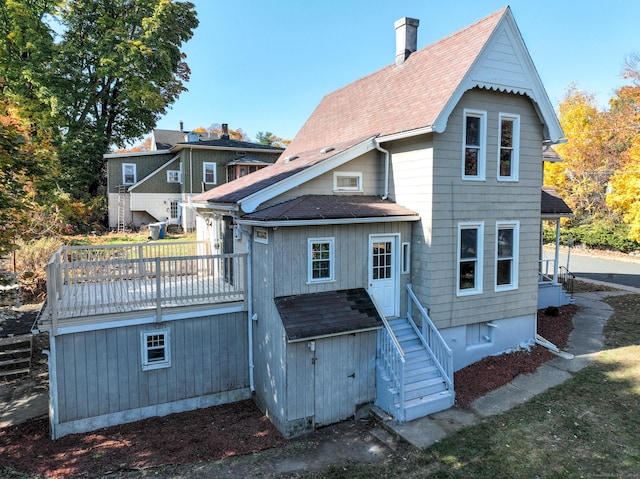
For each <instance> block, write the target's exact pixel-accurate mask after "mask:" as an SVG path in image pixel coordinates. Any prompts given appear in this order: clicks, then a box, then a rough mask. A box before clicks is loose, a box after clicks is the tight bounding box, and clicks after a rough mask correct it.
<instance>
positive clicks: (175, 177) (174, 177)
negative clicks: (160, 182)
mask: <svg viewBox="0 0 640 479" xmlns="http://www.w3.org/2000/svg"><path fill="white" fill-rule="evenodd" d="M181 180H182V178H181V175H180V170H167V183H180V182H181Z"/></svg>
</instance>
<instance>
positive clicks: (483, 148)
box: [462, 109, 487, 181]
mask: <svg viewBox="0 0 640 479" xmlns="http://www.w3.org/2000/svg"><path fill="white" fill-rule="evenodd" d="M467 117H475V118H480V145H479V147H480V153H479V155H478V174H477V175H476V176H470V175H465V173H464V165H465V153H466V146H467ZM486 165H487V112H486V111H484V110H470V109H465V110H464V114H463V115H462V179H463V180H469V181H485V180H486V177H487V173H486Z"/></svg>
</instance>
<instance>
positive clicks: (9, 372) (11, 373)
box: [0, 368, 31, 377]
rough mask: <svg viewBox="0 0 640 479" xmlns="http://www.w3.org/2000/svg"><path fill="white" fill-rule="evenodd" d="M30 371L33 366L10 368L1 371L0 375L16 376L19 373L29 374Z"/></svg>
mask: <svg viewBox="0 0 640 479" xmlns="http://www.w3.org/2000/svg"><path fill="white" fill-rule="evenodd" d="M29 372H31V368H22V369H9V370H7V371H0V377H6V376H15V375H18V374H29Z"/></svg>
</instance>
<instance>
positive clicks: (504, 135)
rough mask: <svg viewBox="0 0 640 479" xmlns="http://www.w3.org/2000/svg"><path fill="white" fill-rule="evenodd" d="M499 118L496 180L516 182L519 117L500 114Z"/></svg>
mask: <svg viewBox="0 0 640 479" xmlns="http://www.w3.org/2000/svg"><path fill="white" fill-rule="evenodd" d="M499 118H500V120H499V121H500V132H499V133H500V148H499V150H498V179H499V180H508V181H516V180H517V179H518V157H519V149H520V116H518V115H507V114H503V113H500V117H499Z"/></svg>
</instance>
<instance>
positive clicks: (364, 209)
mask: <svg viewBox="0 0 640 479" xmlns="http://www.w3.org/2000/svg"><path fill="white" fill-rule="evenodd" d="M391 216H393V217H396V216H397V217H407V219H417V218H418V213H415V212H414V211H411V210H409V209H407V208H405V207H404V206H400V205H398V204H396V203H392V202H391V201H388V200H382V199H380V198H379V197H377V196H337V195H307V196H300V197H298V198H295V199H292V200H289V201H284V202H282V203H280V204H277V205H275V206H270V207H268V208H264V209H262V210H259V211H256V212H255V213H250V214H246V215H244V216H243V217H242V219H244V220H258V221H292V220H315V219H340V218H383V217H391Z"/></svg>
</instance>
